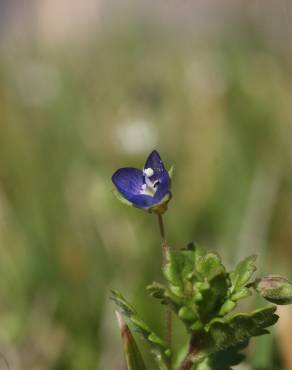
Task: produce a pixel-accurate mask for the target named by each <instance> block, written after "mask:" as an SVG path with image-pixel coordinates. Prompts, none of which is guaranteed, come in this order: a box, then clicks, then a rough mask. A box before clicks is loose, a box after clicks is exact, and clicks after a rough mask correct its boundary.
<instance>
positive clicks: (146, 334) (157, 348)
mask: <svg viewBox="0 0 292 370" xmlns="http://www.w3.org/2000/svg"><path fill="white" fill-rule="evenodd" d="M111 299H112V300H113V301H114V302H115V304H116V305H117V307H118V310H119V311H120V312H121V314H122V315H124V316H125V317H126V318H127V320H128V322H129V324H130V325H131V327H132V328H133V329H134V330H135V331H137V332H139V333H140V334H141V335H142V337H143V338H144V339H145V340H146V341H147V343H148V344H149V345H150V347H151V349H152V352H153V353H154V355H155V359H156V361H157V362H158V364H159V367H160V369H163V370H165V369H167V366H166V364H167V363H168V362H169V360H170V356H171V353H170V350H169V349H168V348H167V346H166V344H165V342H164V341H163V340H162V339H161V338H160V337H159V336H158V335H157V334H155V333H154V332H153V331H152V330H151V329H150V328H149V326H148V325H147V324H146V323H145V322H144V321H143V320H142V319H141V318H140V317H139V316H138V314H137V312H136V310H135V308H134V307H133V306H132V305H131V304H130V303H128V302H127V301H126V299H125V298H124V297H123V296H122V294H121V293H120V292H118V291H117V290H112V297H111Z"/></svg>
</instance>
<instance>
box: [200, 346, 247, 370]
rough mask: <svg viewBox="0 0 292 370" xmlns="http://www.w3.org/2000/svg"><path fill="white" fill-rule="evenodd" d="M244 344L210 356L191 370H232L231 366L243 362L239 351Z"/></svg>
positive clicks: (242, 356)
mask: <svg viewBox="0 0 292 370" xmlns="http://www.w3.org/2000/svg"><path fill="white" fill-rule="evenodd" d="M246 344H247V343H245V344H244V345H241V346H237V347H232V348H229V349H228V350H225V351H219V352H216V353H214V354H211V355H209V356H208V357H206V358H205V359H204V360H203V361H201V362H200V363H199V364H198V365H195V366H194V367H193V370H232V368H231V366H236V365H238V364H240V363H241V362H242V361H243V359H244V357H245V356H244V355H243V354H242V353H239V351H240V350H242V349H243V348H244V347H245V346H246Z"/></svg>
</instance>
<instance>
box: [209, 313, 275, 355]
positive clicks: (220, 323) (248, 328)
mask: <svg viewBox="0 0 292 370" xmlns="http://www.w3.org/2000/svg"><path fill="white" fill-rule="evenodd" d="M275 311H276V307H275V306H273V307H267V308H263V309H259V310H256V311H253V312H252V313H250V314H236V315H234V316H232V317H230V318H228V319H225V320H224V319H214V320H213V321H212V322H211V324H210V327H209V335H210V338H211V341H210V345H211V347H213V350H214V351H215V350H216V349H217V350H225V349H228V348H229V347H233V346H236V345H238V344H240V343H242V342H245V341H247V340H249V339H250V338H251V337H254V336H258V335H263V334H267V333H269V331H268V330H266V328H267V327H269V326H272V325H274V324H275V323H276V322H277V320H278V316H277V315H276V314H275Z"/></svg>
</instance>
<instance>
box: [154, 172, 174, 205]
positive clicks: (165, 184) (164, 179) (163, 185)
mask: <svg viewBox="0 0 292 370" xmlns="http://www.w3.org/2000/svg"><path fill="white" fill-rule="evenodd" d="M170 182H171V181H170V177H169V174H168V172H167V171H166V170H165V171H164V172H163V173H162V174H161V176H160V178H159V184H158V186H157V190H156V193H155V196H154V203H160V202H161V201H162V199H163V198H164V197H165V196H166V195H167V194H169V193H170V185H171V184H170Z"/></svg>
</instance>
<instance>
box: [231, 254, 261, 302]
mask: <svg viewBox="0 0 292 370" xmlns="http://www.w3.org/2000/svg"><path fill="white" fill-rule="evenodd" d="M256 258H257V256H256V255H252V256H249V257H247V258H245V259H244V260H243V261H241V262H240V263H239V264H238V265H237V266H236V268H235V270H234V271H232V272H231V273H230V280H231V288H230V293H231V299H232V300H234V301H238V300H239V299H242V298H245V297H247V296H248V295H249V292H248V291H249V289H248V288H246V284H247V283H248V282H249V280H250V278H251V277H252V275H253V273H254V272H255V271H256V267H255V265H254V262H255V260H256Z"/></svg>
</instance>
